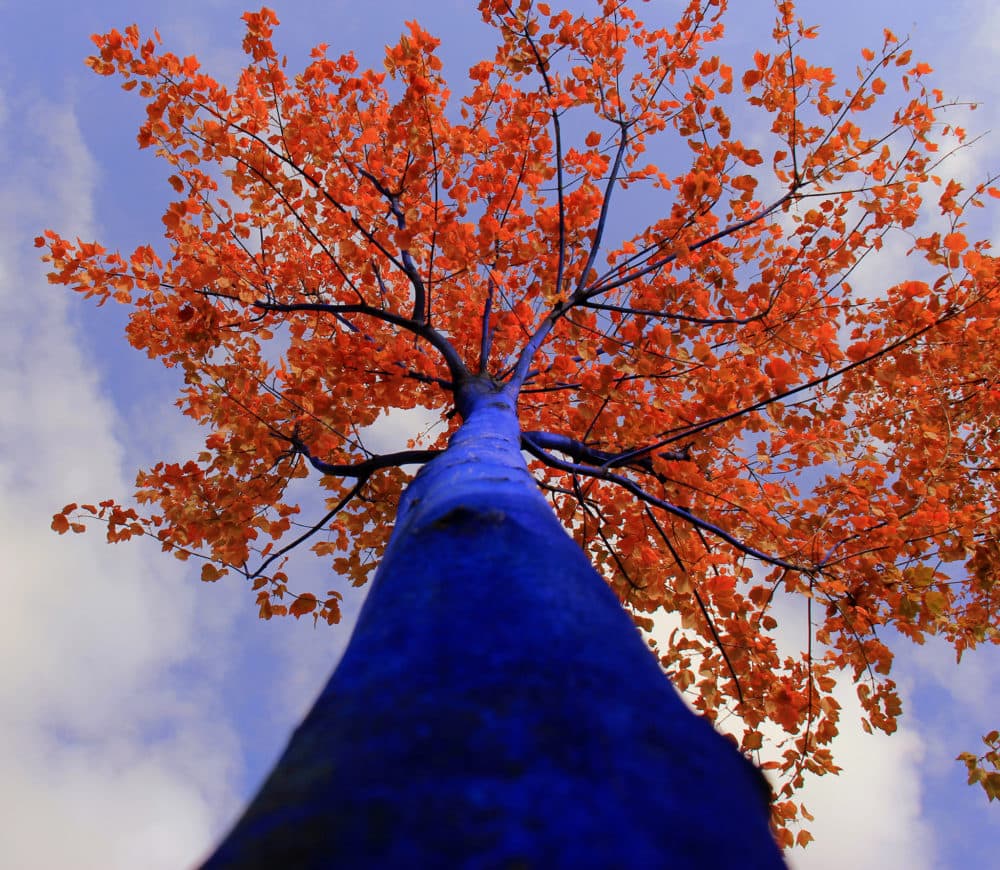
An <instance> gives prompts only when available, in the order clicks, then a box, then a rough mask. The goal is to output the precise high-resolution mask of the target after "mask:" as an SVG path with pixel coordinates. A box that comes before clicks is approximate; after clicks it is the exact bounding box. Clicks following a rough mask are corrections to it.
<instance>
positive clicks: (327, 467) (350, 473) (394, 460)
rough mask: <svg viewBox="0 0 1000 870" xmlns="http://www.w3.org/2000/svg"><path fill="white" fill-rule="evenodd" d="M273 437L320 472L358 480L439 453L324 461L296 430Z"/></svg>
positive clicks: (400, 453)
mask: <svg viewBox="0 0 1000 870" xmlns="http://www.w3.org/2000/svg"><path fill="white" fill-rule="evenodd" d="M274 437H275V438H280V439H281V440H282V441H287V442H288V443H289V444H291V445H292V450H293V451H294V452H295V453H298V454H301V455H302V456H304V457H305V458H306V460H307V461H308V462H309V464H310V465H311V466H312V467H313V468H315V469H316V470H317V471H319V472H320V473H321V474H330V475H333V476H336V477H353V478H357V479H358V480H367V479H368V478H369V477H371V475H372V474H374V473H375V472H376V471H378V470H379V469H382V468H392V467H398V466H401V465H415V464H420V465H422V464H423V463H425V462H430V461H431V460H432V459H433V458H434V457H435V456H438V455H440V453H441V451H440V450H400V451H397V452H396V453H377V454H375V455H374V456H370V457H369V458H368V459H365V460H362V461H361V462H346V463H332V462H324V461H323V460H322V459H318V458H317V457H315V456H313V454H312V453H311V452H310V451H309V447H308V446H307V445H306V443H305V442H304V441H303V440H302V439H301V438H299V436H298V433H297V432H293V433H292V434H291V436H288V435H281V434H274Z"/></svg>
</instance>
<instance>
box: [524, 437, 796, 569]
mask: <svg viewBox="0 0 1000 870" xmlns="http://www.w3.org/2000/svg"><path fill="white" fill-rule="evenodd" d="M521 444H522V446H523V447H524V449H525V450H527V451H528V452H529V453H530V454H531V455H532V456H534V457H535V458H536V459H540V460H541V461H542V462H544V463H545V464H546V465H548V466H549V467H550V468H555V469H557V470H558V471H565V472H567V473H569V474H582V475H584V476H586V477H593V478H596V479H597V480H603V481H606V482H607V483H614V484H617V485H618V486H620V487H622V488H623V489H625V490H627V491H628V492H630V493H632V495H634V496H635V497H636V498H638V499H639V500H640V501H643V502H645V503H646V504H651V505H653V506H654V507H658V508H660V509H661V510H664V511H666V512H667V513H669V514H673V515H674V516H675V517H679V518H680V519H682V520H685V521H686V522H688V523H690V524H691V525H692V526H694V527H695V528H696V529H701V530H703V531H706V532H708V533H709V534H711V535H714V536H715V537H717V538H720V539H721V540H723V541H725V542H726V543H727V544H730V545H731V546H733V547H735V548H736V549H737V550H739V551H740V552H741V553H745V554H746V555H748V556H753V557H754V558H755V559H759V560H760V561H762V562H766V563H767V564H768V565H775V566H777V567H779V568H785V569H786V570H789V571H796V572H805V571H808V570H809V569H807V568H804V567H803V566H801V565H795V564H793V563H791V562H788V561H786V560H784V559H781V558H779V557H777V556H769V555H768V554H767V553H764V552H763V551H761V550H758V549H756V548H754V547H751V546H750V545H749V544H744V543H743V542H742V541H741V540H740V539H739V538H737V537H735V536H734V535H731V534H730V533H729V532H727V531H726V530H725V529H722V528H720V527H719V526H717V525H715V524H714V523H710V522H708V521H707V520H703V519H701V518H700V517H697V516H695V515H694V514H692V513H691V512H690V511H688V510H685V509H684V508H682V507H678V506H677V505H675V504H671V503H670V502H668V501H664V500H663V499H661V498H657V497H656V496H655V495H653V494H652V493H649V492H646V490H644V489H643V488H642V487H641V486H639V485H638V484H637V483H635V482H634V481H631V480H629V479H628V478H627V477H623V476H622V475H620V474H614V473H612V472H611V471H609V470H608V469H606V468H593V467H589V466H585V465H578V464H576V463H572V462H564V461H563V460H561V459H557V458H556V457H555V456H553V455H552V454H551V453H548V452H547V451H545V450H543V449H542V448H541V447H540V446H538V445H537V444H535V443H534V442H533V441H532V439H531V437H530V435H529V433H522V439H521Z"/></svg>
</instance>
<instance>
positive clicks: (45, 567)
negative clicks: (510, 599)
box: [0, 0, 1000, 870]
mask: <svg viewBox="0 0 1000 870" xmlns="http://www.w3.org/2000/svg"><path fill="white" fill-rule="evenodd" d="M271 5H272V6H273V7H274V8H275V9H276V10H277V12H278V15H279V17H280V18H281V19H282V22H283V24H282V27H281V29H280V31H279V35H278V43H279V45H280V47H281V50H282V51H284V52H285V53H287V54H288V56H289V63H290V66H291V67H292V68H293V69H294V68H295V67H296V66H298V65H301V64H302V63H304V60H305V58H306V56H307V53H308V49H309V48H310V47H311V45H312V44H313V43H315V42H321V41H322V42H329V43H330V44H331V47H332V50H333V51H336V52H339V51H340V50H346V49H353V50H354V51H355V52H356V54H357V55H358V57H359V60H360V61H361V62H362V64H365V65H374V66H376V67H379V66H380V65H381V48H382V46H383V45H385V44H386V43H387V42H390V41H394V40H395V39H396V37H397V36H398V34H399V32H400V31H401V30H402V27H403V22H404V21H405V20H406V19H408V18H411V17H414V15H415V14H416V13H415V12H414V11H413V10H414V8H415V6H414V4H407V3H402V2H394V0H393V2H389V0H381V2H377V3H367V4H359V3H356V2H347V0H324V2H311V0H309V2H301V0H296V2H294V3H293V2H288V0H276V2H273V3H272V4H271ZM421 5H422V7H423V8H422V9H421V11H420V13H419V18H420V20H421V22H422V24H423V25H424V26H425V27H426V28H427V29H428V30H430V31H431V32H432V33H435V34H436V35H438V36H440V37H441V38H442V39H443V40H444V45H443V48H442V52H443V57H444V59H445V65H446V67H445V68H446V72H448V73H449V74H450V75H452V76H461V75H462V74H463V73H464V70H465V69H466V68H467V67H468V66H469V65H470V64H471V63H472V62H474V61H475V60H477V59H479V57H480V56H481V52H483V51H484V49H483V48H482V45H483V40H484V38H485V39H488V38H489V32H488V31H485V30H484V28H483V25H482V23H481V20H480V19H479V17H478V14H477V13H476V12H475V9H474V4H473V3H472V2H460V0H441V2H435V3H425V4H421ZM552 5H553V6H555V5H557V4H556V3H555V2H553V3H552ZM576 5H577V6H583V5H584V4H583V3H577V4H576ZM734 5H735V6H736V7H737V14H735V15H733V16H732V18H731V19H730V28H731V31H732V33H733V36H734V39H733V41H732V51H733V53H732V54H730V55H729V56H728V57H727V60H728V61H729V62H730V63H732V65H733V66H734V67H736V68H737V69H739V68H740V67H741V66H742V64H743V60H742V57H741V56H738V54H737V53H738V52H744V53H746V52H748V51H749V50H751V48H752V46H753V45H754V42H755V39H756V35H758V34H761V33H766V32H767V30H768V29H769V24H770V20H771V12H770V6H769V4H768V3H767V2H764V0H736V2H735V3H734ZM994 7H995V4H994V2H993V0H956V2H953V3H951V4H948V5H943V4H940V3H938V2H933V3H932V2H929V0H915V2H901V0H900V2H897V0H867V2H862V0H840V2H838V3H836V4H830V3H826V2H821V0H808V2H802V3H800V5H799V9H800V13H801V14H802V15H803V16H804V17H805V18H806V19H807V20H809V21H813V22H816V23H819V24H820V25H822V31H821V39H820V40H819V42H818V43H817V44H816V45H815V48H816V52H815V53H814V54H815V56H817V57H818V58H819V59H822V60H824V61H826V62H830V63H835V64H837V65H838V66H839V67H840V69H842V70H843V71H844V72H845V73H848V74H849V73H850V72H851V70H852V69H853V66H854V64H855V62H856V60H857V57H858V54H857V52H858V50H859V49H860V48H861V47H862V46H865V45H869V46H873V47H877V45H878V44H879V42H880V40H881V36H880V35H881V28H882V26H889V27H891V28H892V29H893V30H895V31H896V33H897V34H900V35H902V34H906V33H909V34H911V36H912V45H913V48H914V53H915V56H916V57H917V58H919V59H924V60H927V61H928V62H930V63H931V65H932V66H933V67H934V68H935V70H936V71H937V76H936V84H938V85H939V86H940V87H942V88H943V89H944V90H945V91H946V92H947V93H949V94H951V95H953V96H956V97H961V98H972V99H977V100H981V101H982V102H983V105H982V106H981V107H980V109H979V110H978V111H977V112H976V113H975V114H973V115H972V116H971V117H970V118H969V119H968V122H967V126H968V127H969V129H970V130H973V131H986V130H988V129H990V128H993V129H995V130H997V131H998V133H1000V123H998V121H1000V83H998V82H997V80H996V76H995V75H994V72H995V70H996V69H997V68H998V66H1000V41H998V40H997V36H996V34H998V33H1000V11H998V10H997V9H995V8H994ZM242 10H243V7H242V6H241V5H240V4H238V3H233V2H228V0H199V2H191V0H174V2H172V3H170V4H163V5H162V6H161V5H160V4H154V3H146V2H138V3H137V2H134V0H132V2H118V0H100V2H95V3H90V4H69V3H63V2H48V3H28V2H27V0H0V20H3V21H4V25H5V27H4V35H3V37H2V38H3V43H4V51H3V53H2V55H0V166H3V167H4V172H3V173H2V175H0V203H2V204H3V207H2V208H0V408H2V409H3V410H2V411H0V539H2V551H3V553H4V555H5V578H4V580H3V584H2V585H3V604H2V606H0V661H3V663H4V664H3V667H2V668H0V807H3V810H2V812H0V861H2V862H3V863H4V864H5V865H6V866H10V867H17V868H21V870H33V868H37V870H50V868H51V870H55V868H63V867H70V866H71V867H74V868H102V870H113V868H135V867H143V868H150V870H156V868H175V867H181V866H185V865H189V864H191V863H192V862H193V861H195V860H196V859H197V858H198V857H199V856H200V855H202V854H204V852H205V850H206V849H208V848H209V847H210V845H211V843H212V842H213V841H214V840H215V839H216V838H217V837H218V836H219V835H220V833H221V832H222V831H223V830H224V829H225V828H226V826H227V825H228V824H229V822H230V821H231V820H232V818H233V817H234V815H235V814H236V813H237V812H238V811H239V809H240V807H241V806H242V805H243V804H244V802H245V801H246V799H247V797H248V795H249V794H250V793H251V792H252V791H253V789H254V787H255V784H256V783H257V782H258V781H259V779H260V778H261V777H262V776H263V774H264V772H265V771H266V770H267V768H268V767H269V766H270V764H271V763H272V762H273V760H274V758H275V756H276V755H277V753H278V752H279V751H280V750H281V748H282V746H283V743H284V741H285V739H286V738H287V736H288V734H289V733H290V731H291V729H292V728H293V727H294V725H295V723H296V722H297V721H298V719H299V718H300V717H301V716H302V714H303V713H304V711H305V710H306V709H307V707H308V705H309V703H310V702H311V700H312V698H313V697H314V696H315V694H316V693H317V692H318V691H319V689H320V687H321V685H322V684H323V682H324V681H325V679H326V677H327V675H328V674H329V671H330V670H331V668H332V666H333V663H334V662H335V660H336V658H337V656H338V655H339V652H340V650H341V649H342V648H343V645H344V643H345V642H346V636H347V632H346V630H345V629H344V627H341V628H338V629H335V630H329V629H323V628H320V629H314V628H313V626H312V624H311V622H309V621H308V620H303V621H301V622H298V623H296V622H294V621H292V620H278V621H273V622H270V623H264V622H261V621H259V620H257V619H256V616H255V612H254V608H253V606H252V596H251V595H250V594H249V593H248V592H247V591H246V590H245V589H244V588H242V587H241V586H240V585H239V584H238V583H236V582H231V583H226V582H221V583H218V584H215V585H211V586H209V585H204V584H201V583H200V582H198V580H197V579H196V577H195V574H194V572H193V570H191V569H188V568H187V566H185V565H184V564H183V563H180V562H176V561H175V560H173V559H170V558H169V557H165V556H162V555H161V554H160V553H159V551H158V548H157V547H155V546H151V547H146V546H143V545H141V544H131V545H119V546H116V547H109V546H108V545H106V544H105V543H104V542H103V539H102V538H101V536H100V535H99V534H89V535H83V536H66V537H61V538H59V537H56V536H55V535H54V534H53V533H52V532H51V531H49V529H48V524H49V520H50V517H51V514H52V513H53V511H55V510H58V509H59V508H60V507H61V506H62V505H63V504H64V503H66V502H69V501H76V500H80V501H95V500H99V499H101V498H105V497H109V496H120V497H124V496H126V495H127V494H128V493H129V492H130V482H131V480H132V478H133V475H134V472H135V470H136V469H137V468H139V467H141V466H144V465H147V464H150V463H151V462H153V461H156V460H158V459H161V458H168V457H170V458H174V457H181V456H185V455H187V454H189V453H190V452H192V451H193V450H197V449H198V445H199V434H198V432H197V431H196V430H194V429H193V428H192V426H190V425H188V421H186V419H185V418H181V417H180V416H179V414H177V413H176V410H175V409H174V408H173V404H172V403H173V398H174V393H175V390H176V383H175V381H174V379H173V377H172V375H171V373H169V372H167V371H165V370H163V369H161V368H159V366H158V365H157V364H154V363H151V362H150V361H148V360H146V359H145V358H144V357H142V356H141V355H140V354H138V353H136V352H135V351H132V350H131V348H129V347H128V346H127V345H126V343H125V341H124V339H123V337H122V328H123V325H124V319H123V315H122V312H119V311H116V310H114V309H113V308H112V307H108V308H106V309H102V310H96V309H94V308H93V307H92V306H90V305H88V304H86V303H84V302H82V301H81V300H78V299H75V298H70V296H69V294H68V292H66V291H64V290H62V289H58V288H50V287H48V286H47V285H46V283H45V281H44V277H43V274H44V270H43V269H42V268H41V266H40V265H39V264H38V263H37V259H36V251H35V250H34V249H33V248H32V247H31V239H32V237H34V236H35V235H37V234H38V232H39V231H40V230H41V229H43V228H45V227H50V226H51V227H53V228H56V229H58V230H59V231H60V232H62V233H63V234H65V235H67V236H72V235H75V234H78V235H80V236H82V237H84V238H97V239H99V240H101V241H102V242H104V243H105V244H107V245H108V246H109V247H121V248H122V249H126V250H128V249H131V247H132V246H134V245H135V244H138V243H141V242H146V241H155V240H156V239H158V238H159V237H160V228H161V224H160V220H159V217H160V213H161V210H162V208H163V205H164V204H165V202H166V201H167V200H168V198H169V196H170V193H169V191H170V189H169V187H168V185H167V183H166V175H167V174H168V173H167V172H166V171H165V169H164V168H162V167H160V166H159V165H158V163H157V161H155V160H154V158H153V157H152V155H150V154H149V153H147V152H139V151H138V150H137V149H136V146H135V139H134V134H135V128H136V126H137V124H138V118H139V116H140V112H141V106H140V104H139V101H138V100H137V99H136V98H135V96H134V95H130V94H124V93H123V92H121V91H120V90H119V89H118V87H117V84H116V83H115V82H114V81H113V80H109V79H102V78H99V77H97V76H94V75H93V74H92V73H90V72H89V70H87V69H86V68H85V67H84V65H83V58H84V57H85V56H86V55H87V54H88V53H89V50H90V43H89V40H88V35H89V34H90V33H92V32H94V31H101V30H106V29H108V28H109V27H112V26H118V27H123V26H124V25H126V24H128V23H131V22H132V21H138V22H139V24H140V25H141V26H142V27H143V28H144V29H146V30H150V29H151V28H152V27H153V26H157V27H158V28H159V29H160V32H161V34H162V35H163V37H164V41H165V43H166V44H167V46H168V47H170V48H171V49H172V50H174V51H175V52H176V53H177V54H180V55H186V54H191V53H194V54H197V55H198V56H199V57H200V58H201V60H202V62H203V65H204V67H205V68H206V69H207V70H208V71H209V72H210V73H212V74H214V75H216V76H217V77H218V78H220V79H223V80H226V79H229V78H231V77H232V76H233V75H234V73H235V72H236V71H237V70H238V69H239V66H240V62H241V53H240V49H239V44H240V40H241V35H242V27H241V22H240V21H239V15H240V13H241V12H242ZM838 58H841V60H840V61H838V60H837V59H838ZM751 133H752V131H751ZM996 136H997V134H994V135H992V136H989V137H987V138H986V139H985V140H984V141H983V142H981V143H979V144H978V145H977V146H976V147H975V148H973V149H969V150H966V151H964V152H962V153H961V154H960V155H959V157H958V158H957V159H956V160H955V161H954V164H953V165H952V167H951V172H952V174H955V175H958V176H959V177H965V178H968V179H970V180H980V179H981V178H982V177H983V175H984V174H985V173H986V171H988V170H990V169H992V170H993V171H996V170H998V169H1000V165H998V164H1000V159H998V157H997V153H998V149H997V138H996ZM747 138H751V136H750V135H748V136H747ZM998 229H1000V215H998V214H997V211H996V209H994V210H993V213H992V215H988V216H986V217H985V218H983V223H982V224H981V226H980V231H979V233H978V234H979V235H984V234H987V235H992V236H993V237H994V239H996V236H997V234H998V232H997V231H998ZM897 256H898V251H895V250H893V249H892V248H891V247H890V249H889V250H887V252H886V256H885V257H883V258H882V259H880V260H879V261H878V263H877V264H876V269H877V271H878V272H879V273H884V274H891V272H892V270H893V268H894V263H896V265H898V262H896V261H895V260H894V258H895V257H897ZM873 277H878V276H877V275H875V276H873ZM883 280H884V279H883ZM412 423H413V420H412V418H411V419H410V420H405V419H395V420H392V421H390V422H389V423H388V424H386V425H385V426H383V427H382V429H381V430H380V432H379V433H378V437H379V438H382V439H385V440H386V442H389V441H392V440H394V439H396V440H399V439H401V438H402V437H403V433H404V432H405V431H406V429H407V427H408V426H409V425H412ZM305 565H306V568H304V569H303V570H306V569H308V570H317V571H319V570H323V568H322V567H321V565H320V564H319V562H318V561H317V563H316V564H315V566H313V565H312V564H311V563H310V562H308V561H307V562H306V563H305ZM359 602H360V598H359V597H358V596H357V595H355V596H354V597H353V598H351V599H350V600H349V601H348V616H349V617H350V616H352V615H353V613H355V612H356V609H357V606H358V604H359ZM898 666H899V673H898V678H899V681H900V683H901V684H902V685H903V686H904V690H905V697H906V699H907V708H906V714H905V716H904V718H903V720H902V728H901V730H900V732H899V733H897V734H896V735H894V736H892V737H890V738H886V737H883V736H874V737H868V736H866V735H863V734H862V733H861V732H860V728H856V727H855V726H854V724H853V723H854V722H855V721H856V718H857V716H856V715H852V714H853V712H854V711H853V710H852V700H851V693H850V692H849V691H848V692H846V693H845V695H844V697H843V699H842V701H843V703H844V705H845V708H846V710H845V716H844V733H843V735H842V738H841V739H840V740H839V741H838V744H837V745H836V750H837V753H838V756H837V757H838V761H839V763H840V764H841V765H842V766H843V767H844V768H845V771H844V773H843V774H842V775H841V776H840V777H837V778H832V777H828V778H826V779H825V780H822V781H817V782H815V783H812V784H810V786H809V787H808V788H807V789H806V791H805V792H804V799H805V801H806V803H807V805H808V806H809V808H810V810H811V811H812V812H813V813H814V815H815V816H816V818H817V820H816V822H815V824H814V825H813V831H814V833H815V834H816V838H817V839H816V842H815V844H814V845H813V846H812V847H810V848H809V849H808V850H806V851H805V852H803V851H801V850H798V851H797V853H796V854H795V855H794V856H793V859H794V866H795V867H796V868H801V870H806V868H837V867H848V866H849V867H853V868H861V870H864V868H876V867H877V868H883V870H884V868H888V870H894V868H904V867H905V868H908V870H915V868H916V870H921V868H928V870H930V868H951V867H955V868H958V867H963V868H965V867H989V866H996V865H995V863H991V862H995V861H996V856H995V850H994V849H992V848H990V847H991V845H992V844H995V843H996V842H1000V806H998V805H997V804H996V803H995V804H993V805H992V806H990V805H988V804H987V802H986V800H985V797H984V796H982V793H981V792H980V791H978V790H972V789H969V788H968V787H967V786H965V785H964V776H963V773H962V767H961V765H959V764H958V763H957V762H954V761H953V759H954V756H955V755H956V753H957V752H959V751H960V750H963V749H973V748H976V747H977V746H978V738H979V735H981V734H982V733H984V732H985V731H987V730H989V729H990V728H992V727H997V726H998V725H1000V703H997V702H996V700H994V699H995V698H1000V656H998V655H997V652H996V649H995V648H994V649H987V650H982V651H979V652H978V653H976V654H974V655H971V656H968V657H967V658H966V659H965V660H964V661H963V664H962V666H961V667H960V668H957V669H956V668H955V667H954V655H953V654H952V653H950V652H949V650H948V649H947V648H945V647H942V646H940V645H937V644H928V645H927V646H925V647H922V648H914V647H909V646H907V647H902V648H900V650H899V660H898ZM854 706H856V705H854Z"/></svg>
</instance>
